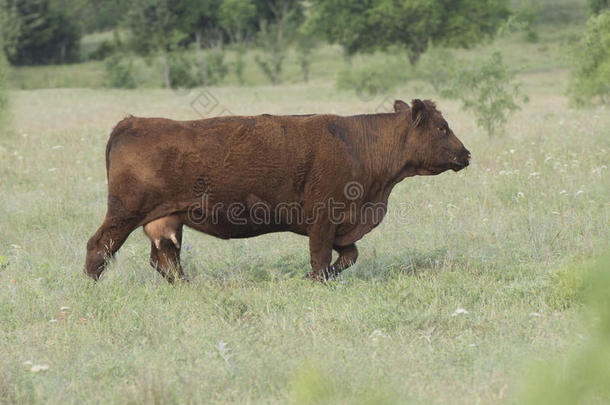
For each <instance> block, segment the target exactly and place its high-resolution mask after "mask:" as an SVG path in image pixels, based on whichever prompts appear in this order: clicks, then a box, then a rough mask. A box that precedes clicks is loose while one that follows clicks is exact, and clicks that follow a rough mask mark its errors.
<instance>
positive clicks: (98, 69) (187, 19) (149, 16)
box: [0, 0, 609, 103]
mask: <svg viewBox="0 0 610 405" xmlns="http://www.w3.org/2000/svg"><path fill="white" fill-rule="evenodd" d="M607 7H608V1H607V0H557V1H551V0H438V1H427V0H366V1H350V0H307V1H303V0H269V1H266V0H172V1H170V0H135V1H119V0H71V1H67V0H0V27H1V28H0V29H1V38H2V42H3V45H2V49H3V51H4V54H5V55H6V59H7V60H8V62H9V63H10V65H12V67H13V69H12V70H11V71H10V73H8V74H5V76H7V78H6V80H8V81H9V82H10V87H12V88H18V89H34V88H57V87H78V88H82V87H86V88H99V87H118V88H137V87H144V88H155V87H165V88H170V87H171V88H192V87H199V86H218V85H235V86H256V85H264V84H273V85H279V84H291V83H301V82H303V83H310V82H312V83H320V82H324V83H327V82H332V83H334V84H335V85H336V87H337V88H338V89H355V90H357V91H360V92H362V93H365V94H370V93H375V92H385V91H388V90H390V89H392V88H394V87H395V86H397V85H400V84H404V83H405V82H408V81H422V82H424V83H428V84H430V85H431V86H432V87H433V88H434V89H435V90H439V89H440V88H441V87H442V88H447V87H450V86H449V85H455V83H453V82H454V81H455V80H452V79H456V78H455V77H453V78H452V77H451V76H452V75H451V72H452V71H454V70H455V67H456V66H463V64H460V63H459V61H456V60H455V58H456V57H463V58H466V59H469V57H474V56H486V55H487V54H489V53H490V52H475V53H472V52H470V53H467V52H466V53H465V52H463V51H460V50H464V49H472V48H474V47H476V46H481V45H483V46H485V45H487V48H485V49H486V50H487V51H490V49H491V48H490V47H493V46H492V45H491V44H493V43H494V42H492V41H494V40H495V41H499V42H496V43H495V50H498V49H501V50H502V51H503V53H504V59H505V60H506V59H507V58H508V61H507V63H508V66H509V70H510V71H511V72H513V73H515V72H522V73H523V72H532V71H539V70H543V69H549V70H550V69H553V68H570V69H572V70H575V72H574V77H573V86H572V87H571V94H572V96H573V98H574V100H575V101H577V102H580V103H583V102H586V101H589V99H590V98H592V97H599V98H602V99H605V98H607V94H608V84H607V83H608V80H606V79H608V76H607V75H608V70H609V68H608V61H607V59H606V60H605V62H604V61H603V60H597V61H596V62H594V61H589V62H586V61H583V60H582V59H583V58H582V57H583V56H585V57H587V58H595V57H598V58H599V57H601V58H603V56H602V54H603V55H606V56H605V57H606V58H607V51H606V53H605V54H604V53H603V52H602V53H601V54H600V53H599V52H598V53H597V54H598V55H597V56H594V55H590V53H585V54H583V55H581V54H580V53H579V50H582V47H583V46H593V44H588V45H587V44H585V43H583V42H579V40H582V38H583V32H584V31H585V27H587V26H588V27H589V31H591V30H595V29H596V28H595V27H597V26H599V28H598V29H599V30H600V31H599V33H600V35H602V32H603V33H605V34H604V35H606V36H607V35H608V33H607V28H605V29H606V31H604V29H603V28H601V27H602V26H603V25H604V24H605V26H606V27H607V25H608V23H607V20H608V16H607V15H606V14H605V13H604V10H605V9H606V8H607ZM600 14H601V15H600ZM598 15H599V16H598ZM587 21H589V25H587ZM596 21H597V22H596ZM604 21H605V23H604ZM594 26H595V27H594ZM507 38H510V40H507ZM524 44H527V45H531V44H537V45H533V46H530V47H528V48H523V47H522V46H523V45H524ZM525 49H527V50H528V51H530V52H532V53H535V54H536V55H527V56H529V57H528V58H525V57H524V56H525V55H524V54H523V52H522V51H523V50H525ZM585 63H588V65H587V66H584V65H583V64H585ZM596 63H597V65H596ZM598 65H599V66H598ZM584 70H586V71H587V74H588V75H590V76H591V77H589V78H583V77H582V75H583V71H584ZM603 75H606V76H603ZM453 76H459V75H453ZM593 82H597V83H593ZM596 86H597V87H596Z"/></svg>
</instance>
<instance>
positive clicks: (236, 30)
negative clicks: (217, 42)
mask: <svg viewBox="0 0 610 405" xmlns="http://www.w3.org/2000/svg"><path fill="white" fill-rule="evenodd" d="M256 18H257V15H256V5H255V4H254V2H253V1H252V0H224V1H223V2H222V4H221V5H220V8H219V10H218V23H219V24H220V26H221V27H222V28H223V29H224V30H225V32H226V33H227V34H228V36H229V38H230V40H231V42H233V43H240V42H242V41H244V40H248V39H249V37H250V36H251V34H252V30H253V27H255V25H256Z"/></svg>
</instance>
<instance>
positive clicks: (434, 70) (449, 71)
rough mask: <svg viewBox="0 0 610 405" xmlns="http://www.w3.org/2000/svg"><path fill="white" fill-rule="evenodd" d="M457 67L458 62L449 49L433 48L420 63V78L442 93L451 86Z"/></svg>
mask: <svg viewBox="0 0 610 405" xmlns="http://www.w3.org/2000/svg"><path fill="white" fill-rule="evenodd" d="M457 67H458V64H457V60H456V58H455V57H454V56H453V53H451V52H450V51H449V50H448V49H446V48H432V49H430V50H429V51H428V52H426V53H425V54H424V56H423V57H422V58H421V60H420V62H419V65H418V76H419V77H420V78H421V79H422V80H424V81H426V82H427V83H429V84H430V85H431V86H432V87H433V88H434V90H435V91H436V92H437V93H440V92H441V91H442V90H443V89H445V88H447V87H448V86H449V85H450V84H451V82H452V80H453V72H454V71H455V70H456V69H457Z"/></svg>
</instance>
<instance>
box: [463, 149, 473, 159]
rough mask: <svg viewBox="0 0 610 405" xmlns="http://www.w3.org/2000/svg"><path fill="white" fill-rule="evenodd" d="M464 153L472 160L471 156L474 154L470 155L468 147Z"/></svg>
mask: <svg viewBox="0 0 610 405" xmlns="http://www.w3.org/2000/svg"><path fill="white" fill-rule="evenodd" d="M464 154H465V155H466V157H467V158H468V160H470V158H471V157H472V156H471V155H470V151H469V150H468V149H466V148H464Z"/></svg>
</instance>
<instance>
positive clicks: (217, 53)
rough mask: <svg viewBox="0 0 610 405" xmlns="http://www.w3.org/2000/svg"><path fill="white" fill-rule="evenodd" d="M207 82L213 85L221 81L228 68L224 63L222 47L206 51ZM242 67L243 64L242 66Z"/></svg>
mask: <svg viewBox="0 0 610 405" xmlns="http://www.w3.org/2000/svg"><path fill="white" fill-rule="evenodd" d="M206 69H207V83H206V84H208V85H211V86H214V85H216V84H220V83H222V81H223V80H224V78H225V76H226V75H227V73H229V68H228V67H227V64H226V63H225V53H224V51H223V50H222V49H212V50H211V51H209V52H208V55H207V59H206ZM242 69H243V66H242Z"/></svg>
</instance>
